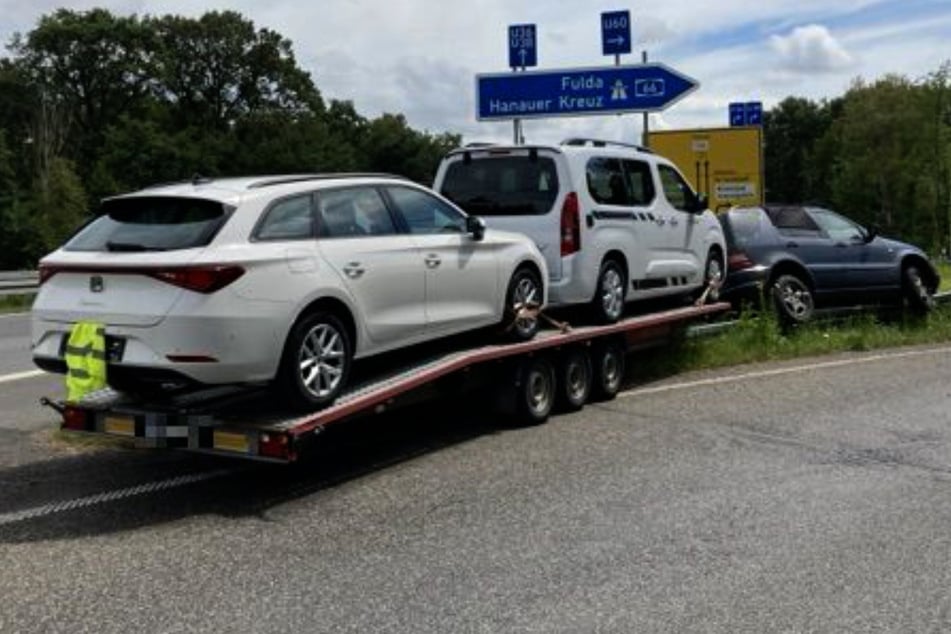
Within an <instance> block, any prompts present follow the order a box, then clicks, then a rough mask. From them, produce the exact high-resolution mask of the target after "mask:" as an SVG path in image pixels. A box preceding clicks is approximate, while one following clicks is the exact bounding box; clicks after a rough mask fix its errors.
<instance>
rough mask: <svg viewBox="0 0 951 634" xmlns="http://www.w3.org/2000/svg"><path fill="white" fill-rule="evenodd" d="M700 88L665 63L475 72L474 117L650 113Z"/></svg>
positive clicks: (516, 117) (517, 117)
mask: <svg viewBox="0 0 951 634" xmlns="http://www.w3.org/2000/svg"><path fill="white" fill-rule="evenodd" d="M698 86H699V84H698V83H697V81H696V80H694V79H691V78H690V77H687V76H686V75H682V74H680V73H678V72H676V71H674V70H672V69H670V68H668V67H667V66H665V65H663V64H642V65H631V66H608V67H601V68H568V69H563V70H546V71H532V72H527V73H493V74H483V75H476V118H478V119H480V120H493V119H529V118H532V117H572V116H579V115H587V114H611V113H621V112H652V111H656V110H663V109H664V108H667V107H668V106H670V105H671V104H673V103H674V102H676V101H678V100H680V99H682V98H683V97H684V96H686V95H687V94H689V93H690V92H692V91H694V90H696V89H697V87H698Z"/></svg>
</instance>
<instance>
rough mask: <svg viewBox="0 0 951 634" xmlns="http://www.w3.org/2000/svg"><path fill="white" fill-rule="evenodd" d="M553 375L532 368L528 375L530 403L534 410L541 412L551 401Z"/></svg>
mask: <svg viewBox="0 0 951 634" xmlns="http://www.w3.org/2000/svg"><path fill="white" fill-rule="evenodd" d="M551 392H552V390H551V377H550V376H548V373H547V372H544V371H542V370H532V372H531V374H529V377H528V401H529V402H528V405H529V407H531V408H532V411H533V412H537V413H541V412H544V411H546V410H547V409H548V407H549V405H550V403H551Z"/></svg>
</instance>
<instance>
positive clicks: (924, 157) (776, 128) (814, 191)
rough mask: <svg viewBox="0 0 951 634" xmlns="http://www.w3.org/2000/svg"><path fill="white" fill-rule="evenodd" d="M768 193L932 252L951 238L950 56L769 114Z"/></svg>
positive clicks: (791, 102) (794, 100) (786, 103)
mask: <svg viewBox="0 0 951 634" xmlns="http://www.w3.org/2000/svg"><path fill="white" fill-rule="evenodd" d="M763 125H764V133H763V136H764V139H765V143H766V147H765V152H764V154H765V168H766V193H767V200H769V201H773V202H809V203H817V204H821V205H825V206H828V207H829V208H831V209H834V210H836V211H840V212H842V213H844V214H845V215H847V216H850V217H852V218H853V219H855V220H858V221H859V222H862V223H864V224H866V225H876V226H878V227H879V228H880V229H881V230H882V232H883V233H884V234H886V235H890V236H894V237H898V238H901V239H903V240H906V241H910V242H914V243H916V244H918V245H919V246H921V247H923V248H925V249H926V250H928V251H930V252H931V253H933V254H939V253H947V252H948V248H949V240H951V224H949V223H951V62H946V63H944V64H943V65H942V66H941V67H940V68H939V69H938V70H936V71H934V72H932V73H930V74H928V75H927V76H925V77H923V78H920V79H917V80H913V79H909V78H908V77H904V76H899V75H889V76H886V77H884V78H882V79H880V80H877V81H874V82H865V81H863V80H856V81H855V82H854V83H853V84H852V86H851V88H850V89H849V90H848V91H847V92H846V93H845V95H843V96H841V97H838V98H835V99H831V100H822V101H812V100H809V99H803V98H799V97H788V98H786V99H785V100H783V101H782V102H780V103H779V104H778V105H777V106H775V107H774V108H772V109H770V110H769V111H768V112H766V113H765V114H764V117H763Z"/></svg>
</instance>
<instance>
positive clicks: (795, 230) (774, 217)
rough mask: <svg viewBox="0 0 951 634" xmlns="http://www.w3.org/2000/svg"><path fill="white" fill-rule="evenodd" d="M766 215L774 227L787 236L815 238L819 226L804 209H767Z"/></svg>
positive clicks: (786, 207) (785, 207)
mask: <svg viewBox="0 0 951 634" xmlns="http://www.w3.org/2000/svg"><path fill="white" fill-rule="evenodd" d="M766 213H767V215H768V216H769V219H770V220H771V221H772V223H773V226H774V227H776V229H778V230H779V232H780V233H781V234H783V235H786V236H815V235H818V234H819V226H818V225H817V224H816V223H815V222H814V221H813V219H812V218H810V217H809V214H807V213H806V210H805V209H803V208H802V207H791V206H784V207H767V209H766Z"/></svg>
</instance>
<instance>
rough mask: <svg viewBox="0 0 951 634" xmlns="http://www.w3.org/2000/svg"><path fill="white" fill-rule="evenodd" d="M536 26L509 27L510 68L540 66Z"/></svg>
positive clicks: (518, 25)
mask: <svg viewBox="0 0 951 634" xmlns="http://www.w3.org/2000/svg"><path fill="white" fill-rule="evenodd" d="M537 41H538V40H537V38H536V37H535V25H534V24H513V25H511V26H509V68H525V67H528V66H537V65H538V48H537V47H536V46H535V44H536V42H537Z"/></svg>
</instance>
